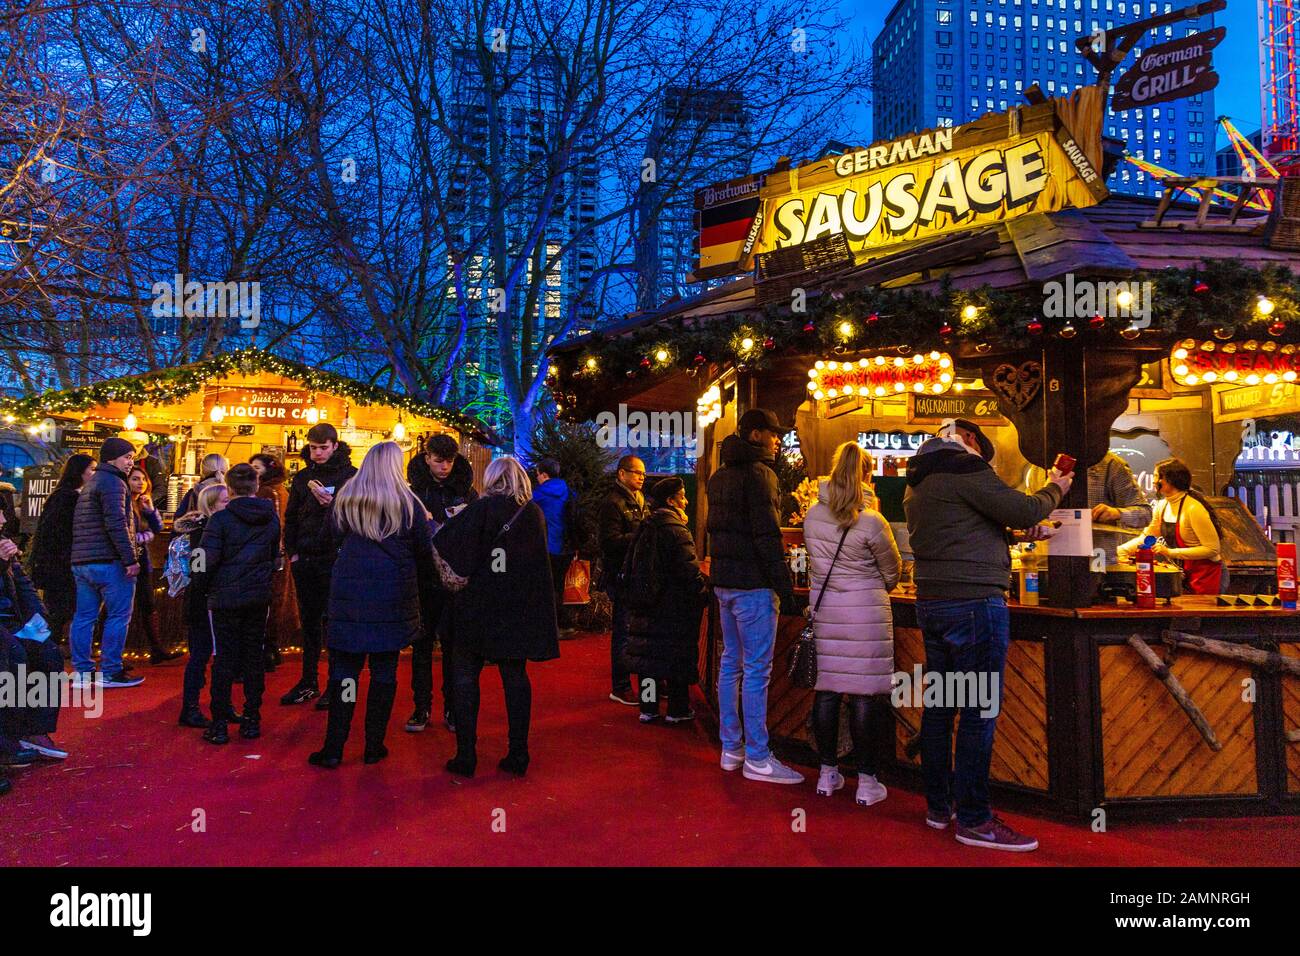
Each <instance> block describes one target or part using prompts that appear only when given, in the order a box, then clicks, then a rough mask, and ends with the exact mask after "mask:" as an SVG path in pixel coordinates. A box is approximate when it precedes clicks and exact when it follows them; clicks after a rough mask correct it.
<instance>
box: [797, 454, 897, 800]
mask: <svg viewBox="0 0 1300 956" xmlns="http://www.w3.org/2000/svg"><path fill="white" fill-rule="evenodd" d="M873 470H874V463H873V462H872V459H871V456H870V455H869V454H867V452H865V451H863V450H862V448H861V447H859V446H858V444H857V443H856V442H845V443H844V444H843V445H841V446H840V447H839V448H837V449H836V450H835V460H834V463H833V464H832V466H831V476H830V478H829V479H823V480H822V482H821V488H820V494H819V497H818V501H817V504H815V505H813V506H812V508H810V509H809V510H808V514H807V516H806V517H805V518H804V530H803V536H804V545H805V546H806V547H807V549H808V558H809V561H810V562H811V566H812V568H811V569H812V592H811V593H810V594H809V596H808V607H809V608H810V609H811V608H813V607H814V606H815V605H816V604H817V600H818V597H819V596H820V594H821V591H822V589H823V587H825V591H826V596H825V597H824V598H822V599H821V607H820V608H819V609H818V610H817V613H816V615H815V618H814V621H813V627H814V629H815V632H816V636H817V688H816V690H817V694H816V697H815V699H814V701H813V735H814V736H815V737H816V740H817V751H818V754H819V755H820V758H821V765H822V766H821V775H820V777H819V778H818V781H817V792H818V793H819V794H822V795H823V796H830V795H831V794H832V793H834V792H835V791H836V790H838V789H840V788H841V787H843V786H844V777H843V776H841V775H840V772H839V769H838V764H839V729H840V704H841V703H846V704H847V705H848V708H849V729H850V731H851V733H852V737H853V752H854V755H855V757H856V758H857V767H856V768H855V769H856V770H857V771H858V793H857V801H858V803H860V804H862V805H863V806H871V805H872V804H873V803H879V802H880V801H881V800H884V799H885V796H886V790H885V788H884V786H883V785H882V784H881V783H880V782H879V781H878V780H877V779H876V756H875V753H874V746H873V741H875V740H877V739H879V738H880V737H882V736H884V735H885V733H886V732H887V731H886V729H885V728H884V727H883V726H882V725H883V724H884V723H885V722H887V721H889V718H890V713H889V693H890V690H891V680H892V676H893V673H894V617H893V612H892V610H891V608H890V604H889V592H890V591H891V590H892V589H893V587H894V585H895V584H897V583H898V574H899V570H900V567H901V564H902V562H901V560H900V558H899V554H898V545H897V544H896V543H895V542H894V533H893V531H891V530H890V527H889V523H888V522H887V521H885V519H884V517H882V516H881V514H880V512H879V511H878V510H876V498H875V494H874V492H872V490H871V487H870V482H871V474H872V471H873ZM841 538H843V546H842V547H841V546H840V541H841ZM837 547H839V548H840V554H839V558H838V559H835V560H834V570H831V562H832V560H833V559H834V556H835V551H836V548H837ZM828 572H829V573H830V582H829V584H827V583H826V578H827V573H828Z"/></svg>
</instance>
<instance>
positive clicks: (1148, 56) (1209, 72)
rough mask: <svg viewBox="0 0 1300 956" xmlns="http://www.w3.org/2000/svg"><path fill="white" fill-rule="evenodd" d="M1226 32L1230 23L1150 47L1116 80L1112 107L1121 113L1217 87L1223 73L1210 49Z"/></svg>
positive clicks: (1216, 44) (1217, 43)
mask: <svg viewBox="0 0 1300 956" xmlns="http://www.w3.org/2000/svg"><path fill="white" fill-rule="evenodd" d="M1226 33H1227V27H1215V28H1214V29H1213V30H1206V31H1205V32H1204V33H1196V34H1193V35H1192V36H1189V37H1183V38H1182V39H1181V40H1171V41H1169V42H1168V43H1161V44H1159V45H1158V46H1153V47H1150V48H1149V49H1148V50H1146V52H1144V53H1143V54H1142V57H1141V59H1139V60H1138V61H1137V62H1136V63H1135V64H1133V66H1132V68H1131V69H1130V70H1129V71H1128V72H1127V73H1125V74H1124V75H1123V76H1122V77H1120V78H1119V81H1118V82H1117V83H1116V84H1115V96H1114V99H1113V100H1112V101H1111V108H1112V109H1113V110H1115V112H1117V113H1118V112H1120V111H1122V110H1131V109H1135V108H1137V107H1142V106H1154V105H1155V104H1156V103H1167V102H1169V101H1170V100H1179V99H1182V98H1183V97H1185V96H1193V95H1195V94H1197V93H1205V92H1207V91H1209V90H1212V89H1214V88H1215V87H1216V86H1218V85H1219V74H1218V73H1215V72H1214V64H1213V63H1211V62H1210V53H1211V51H1212V50H1213V49H1214V48H1215V47H1216V46H1218V45H1219V43H1220V41H1222V40H1223V37H1224V35H1225V34H1226Z"/></svg>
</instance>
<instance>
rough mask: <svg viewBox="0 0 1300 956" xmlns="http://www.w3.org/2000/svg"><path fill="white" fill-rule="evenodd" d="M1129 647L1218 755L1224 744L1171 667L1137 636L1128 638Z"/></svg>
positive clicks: (1133, 635)
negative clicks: (1171, 670)
mask: <svg viewBox="0 0 1300 956" xmlns="http://www.w3.org/2000/svg"><path fill="white" fill-rule="evenodd" d="M1128 645H1129V647H1131V648H1133V650H1135V651H1137V653H1138V657H1140V658H1142V660H1144V661H1145V662H1146V664H1147V666H1148V667H1150V668H1151V671H1152V673H1154V674H1155V675H1156V677H1158V678H1160V682H1161V683H1162V684H1164V685H1165V689H1166V690H1168V691H1169V693H1170V695H1171V696H1172V697H1173V698H1174V700H1176V701H1178V706H1179V707H1181V708H1182V709H1183V713H1185V714H1187V717H1188V719H1190V720H1191V722H1192V726H1194V727H1195V728H1196V729H1197V730H1199V731H1200V733H1201V736H1202V737H1204V738H1205V742H1206V743H1207V744H1209V745H1210V748H1211V749H1212V750H1214V751H1215V752H1216V753H1217V752H1218V751H1220V750H1222V749H1223V744H1221V743H1219V738H1218V737H1216V736H1214V728H1212V727H1211V726H1210V722H1209V721H1208V720H1206V719H1205V715H1204V714H1203V713H1201V709H1200V708H1199V707H1197V706H1196V704H1195V702H1194V701H1193V700H1192V698H1191V697H1190V696H1189V695H1188V693H1187V691H1186V690H1184V689H1183V685H1182V684H1180V683H1179V682H1178V678H1177V677H1175V676H1174V675H1173V674H1172V673H1170V671H1169V665H1168V664H1166V663H1165V662H1164V661H1162V660H1161V659H1160V657H1159V656H1158V655H1157V654H1156V652H1155V651H1153V650H1151V648H1150V647H1148V646H1147V642H1146V641H1144V640H1142V638H1141V636H1139V635H1137V634H1130V635H1129V636H1128Z"/></svg>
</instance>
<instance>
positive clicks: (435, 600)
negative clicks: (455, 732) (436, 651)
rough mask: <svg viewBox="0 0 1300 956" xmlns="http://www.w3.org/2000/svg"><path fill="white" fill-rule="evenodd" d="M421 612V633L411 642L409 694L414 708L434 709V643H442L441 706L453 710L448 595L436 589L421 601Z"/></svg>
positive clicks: (449, 601) (451, 644)
mask: <svg viewBox="0 0 1300 956" xmlns="http://www.w3.org/2000/svg"><path fill="white" fill-rule="evenodd" d="M420 616H421V618H422V619H423V621H424V630H423V632H422V633H421V635H420V636H419V637H418V638H416V639H415V640H414V641H412V642H411V696H412V698H414V701H415V709H416V710H432V709H433V645H434V642H435V641H438V642H441V645H442V706H443V709H445V710H447V711H448V712H452V711H454V708H453V707H452V701H453V699H454V697H455V691H454V690H453V687H452V684H453V680H454V678H453V676H452V674H453V664H452V654H451V648H452V646H453V644H454V637H453V631H454V628H453V626H452V613H451V596H450V595H449V594H447V592H445V591H439V592H437V594H436V595H435V596H433V597H431V598H428V599H426V601H424V602H422V603H421V606H420Z"/></svg>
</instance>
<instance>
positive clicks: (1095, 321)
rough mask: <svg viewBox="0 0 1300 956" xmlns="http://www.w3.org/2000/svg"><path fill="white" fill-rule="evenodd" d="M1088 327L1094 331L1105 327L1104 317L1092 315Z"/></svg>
mask: <svg viewBox="0 0 1300 956" xmlns="http://www.w3.org/2000/svg"><path fill="white" fill-rule="evenodd" d="M1088 325H1090V326H1091V327H1092V328H1094V329H1100V328H1104V327H1105V325H1106V317H1105V316H1104V315H1094V316H1093V317H1092V318H1091V319H1089V320H1088Z"/></svg>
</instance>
